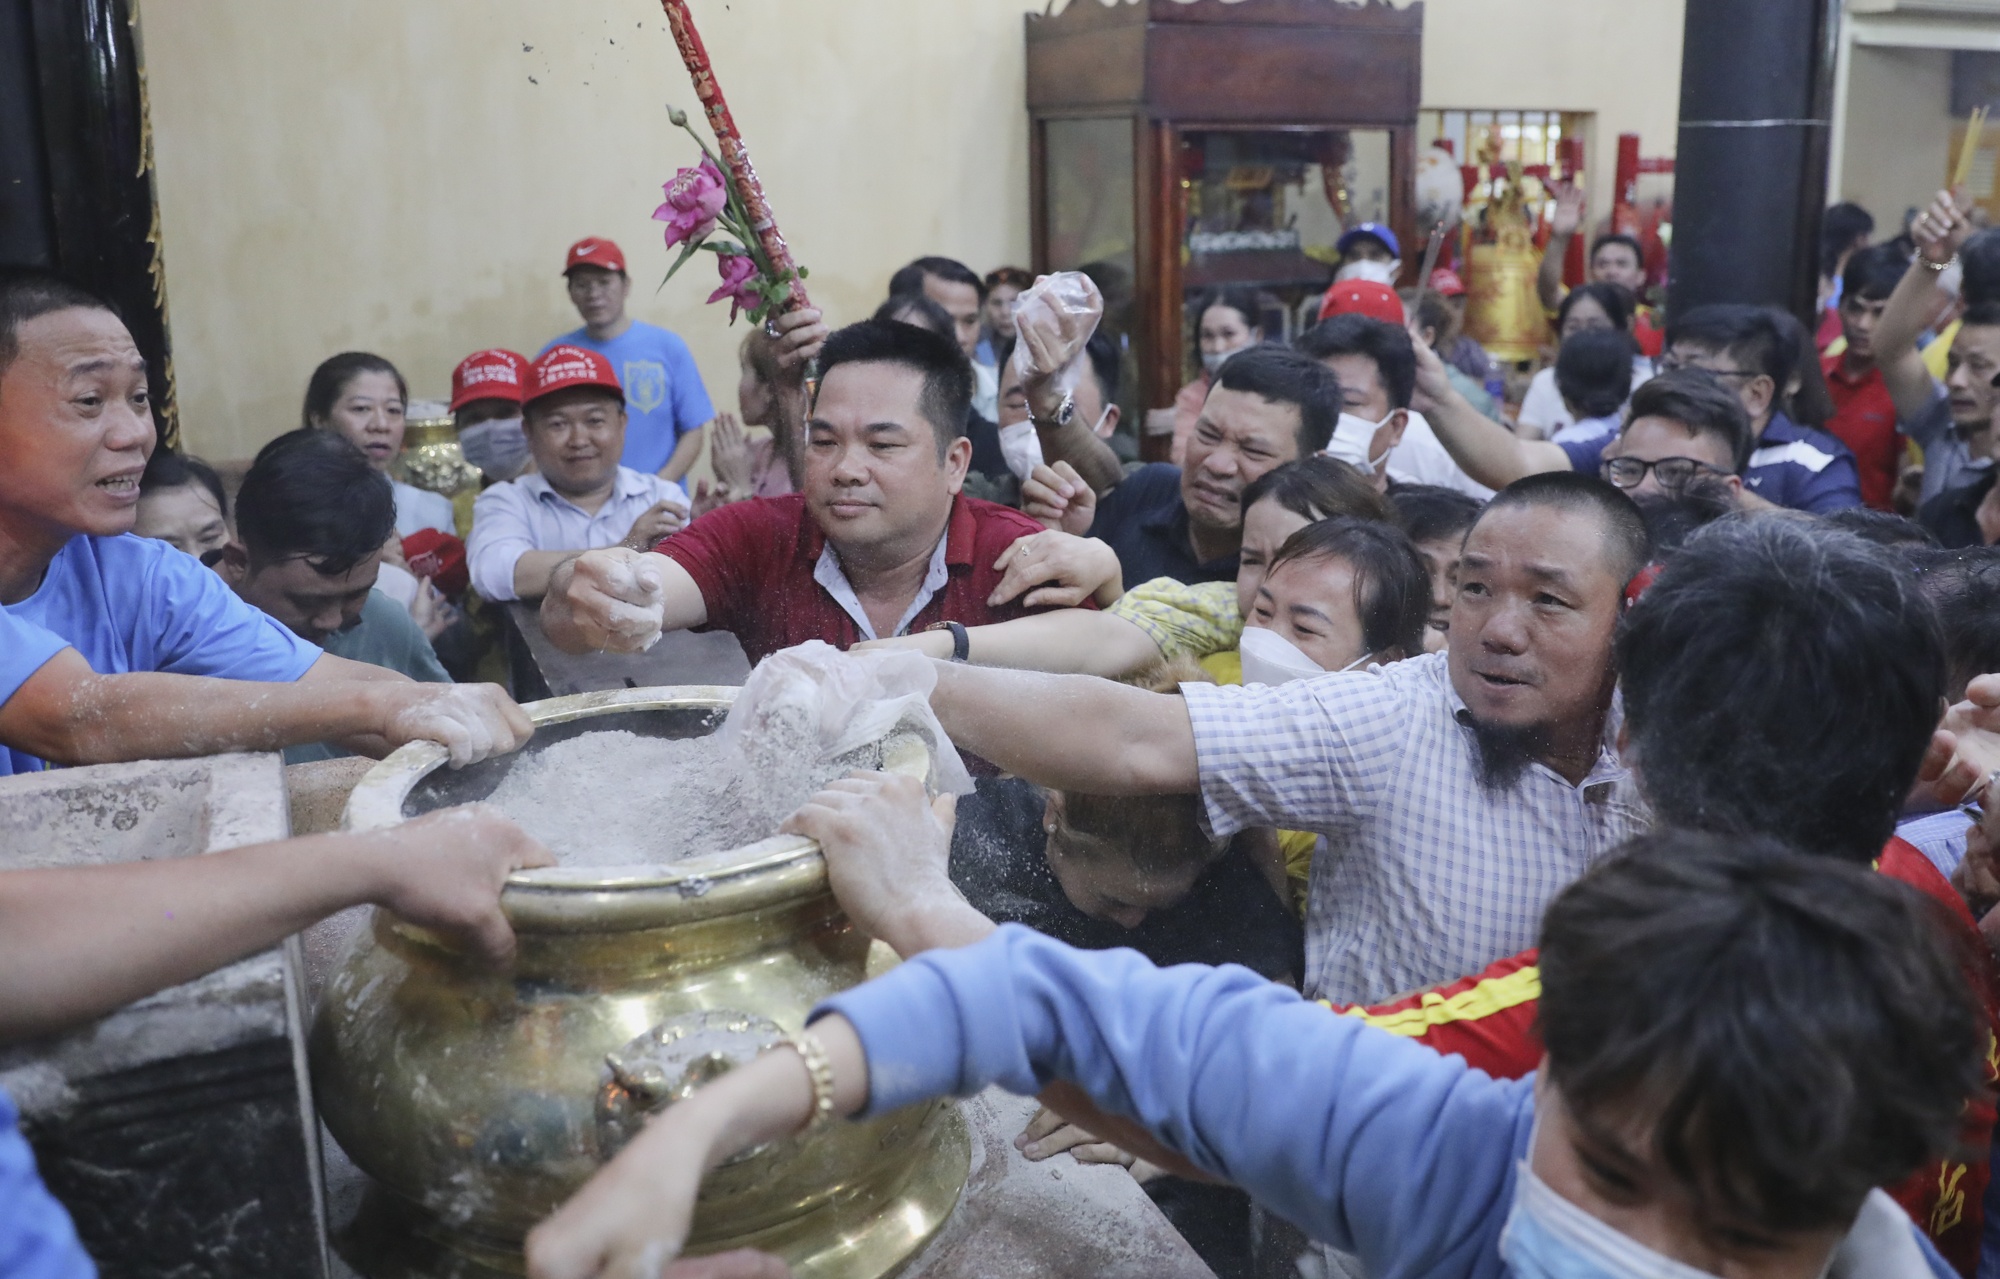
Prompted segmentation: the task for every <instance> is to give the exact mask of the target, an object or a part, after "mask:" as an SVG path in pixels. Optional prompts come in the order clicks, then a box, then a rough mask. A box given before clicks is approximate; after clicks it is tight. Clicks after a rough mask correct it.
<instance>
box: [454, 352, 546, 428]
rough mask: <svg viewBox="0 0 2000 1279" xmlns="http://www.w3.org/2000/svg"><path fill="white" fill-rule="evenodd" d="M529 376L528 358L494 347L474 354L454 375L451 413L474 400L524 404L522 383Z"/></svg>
mask: <svg viewBox="0 0 2000 1279" xmlns="http://www.w3.org/2000/svg"><path fill="white" fill-rule="evenodd" d="M527 372H528V361H527V359H526V357H524V356H519V355H516V354H514V353H513V352H512V351H507V350H502V349H501V348H499V347H494V348H493V349H492V350H490V351H475V352H473V353H472V354H471V355H468V356H466V357H465V358H464V359H463V360H460V361H459V362H458V367H457V368H455V369H453V370H452V371H451V411H452V412H454V413H456V412H458V411H459V410H460V409H462V408H464V407H465V406H466V405H468V404H470V403H472V402H473V401H474V400H509V401H511V402H513V403H515V404H519V403H520V402H521V383H522V381H523V380H524V378H525V376H526V374H527Z"/></svg>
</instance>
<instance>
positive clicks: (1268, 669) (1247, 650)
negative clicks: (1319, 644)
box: [1236, 626, 1375, 685]
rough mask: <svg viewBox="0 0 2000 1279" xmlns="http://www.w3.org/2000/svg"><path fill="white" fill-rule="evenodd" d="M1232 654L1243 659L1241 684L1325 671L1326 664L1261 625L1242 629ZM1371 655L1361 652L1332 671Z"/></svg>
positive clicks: (1281, 680)
mask: <svg viewBox="0 0 2000 1279" xmlns="http://www.w3.org/2000/svg"><path fill="white" fill-rule="evenodd" d="M1236 655H1237V656H1238V657H1240V658H1242V659H1243V682H1244V683H1245V684H1271V685H1276V684H1288V683H1290V682H1291V681H1293V680H1295V679H1311V678H1312V677H1313V676H1315V675H1324V674H1326V673H1327V670H1326V667H1324V666H1321V665H1320V664H1319V663H1318V662H1315V661H1314V660H1313V659H1312V658H1310V657H1307V656H1306V655H1305V653H1304V652H1303V651H1301V650H1300V649H1299V647H1298V645H1296V644H1294V643H1292V642H1291V641H1290V640H1288V639H1286V638H1285V637H1284V636H1282V635H1280V634H1278V633H1277V632H1276V631H1274V630H1270V629H1268V628H1266V627H1262V626H1246V627H1244V628H1243V638H1242V639H1241V640H1239V641H1237V645H1236ZM1373 656H1375V655H1374V654H1373V653H1363V654H1362V655H1361V656H1359V657H1357V658H1355V659H1354V660H1353V661H1351V662H1349V663H1348V664H1347V665H1345V666H1343V667H1341V668H1340V671H1336V672H1334V673H1335V674H1340V673H1342V672H1345V671H1351V670H1353V669H1355V668H1356V667H1358V666H1362V665H1365V664H1366V663H1367V661H1368V659H1369V658H1371V657H1373Z"/></svg>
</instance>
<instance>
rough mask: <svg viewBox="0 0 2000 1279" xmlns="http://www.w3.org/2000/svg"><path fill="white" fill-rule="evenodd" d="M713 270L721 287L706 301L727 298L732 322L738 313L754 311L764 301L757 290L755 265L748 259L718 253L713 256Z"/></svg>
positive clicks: (737, 255) (732, 254)
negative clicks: (718, 278)
mask: <svg viewBox="0 0 2000 1279" xmlns="http://www.w3.org/2000/svg"><path fill="white" fill-rule="evenodd" d="M715 270H716V274H718V275H720V276H721V277H722V287H721V288H719V289H717V290H716V291H715V292H713V293H711V294H709V295H708V300H709V301H710V302H720V301H722V300H723V299H724V298H728V299H729V318H730V320H731V321H732V322H734V321H735V319H736V313H737V312H738V311H750V310H754V309H756V307H757V305H758V303H760V302H762V301H763V300H764V296H763V294H762V293H760V292H758V289H757V278H758V277H757V264H756V263H755V262H752V261H751V260H750V259H749V258H747V257H744V256H742V255H741V254H736V253H718V254H716V255H715Z"/></svg>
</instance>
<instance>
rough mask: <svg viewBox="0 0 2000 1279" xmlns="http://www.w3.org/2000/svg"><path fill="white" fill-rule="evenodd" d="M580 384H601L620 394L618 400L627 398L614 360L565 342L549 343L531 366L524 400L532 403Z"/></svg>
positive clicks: (598, 385) (622, 401)
mask: <svg viewBox="0 0 2000 1279" xmlns="http://www.w3.org/2000/svg"><path fill="white" fill-rule="evenodd" d="M579 386H595V387H601V388H603V389H604V390H607V391H609V392H611V393H612V394H613V395H615V396H617V397H618V402H619V403H621V404H622V403H624V402H625V388H624V387H622V386H620V385H618V375H617V374H615V373H613V372H612V371H611V361H609V360H607V359H605V358H604V357H603V356H601V355H599V354H598V353H597V352H595V351H590V350H586V349H584V348H583V347H580V346H570V345H567V344H564V345H562V346H552V347H550V348H549V349H548V350H546V351H544V352H542V357H541V358H540V359H538V360H536V361H535V362H534V363H533V364H531V365H529V366H528V393H527V395H526V396H525V397H523V399H522V403H524V404H533V403H534V402H535V401H536V400H539V399H541V398H542V397H543V396H545V395H554V394H555V393H556V392H557V391H567V390H570V389H571V388H573V387H579Z"/></svg>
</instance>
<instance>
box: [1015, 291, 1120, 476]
mask: <svg viewBox="0 0 2000 1279" xmlns="http://www.w3.org/2000/svg"><path fill="white" fill-rule="evenodd" d="M1103 318H1104V295H1103V294H1101V293H1099V292H1098V291H1097V286H1096V285H1095V284H1093V283H1091V279H1090V277H1089V276H1087V275H1085V274H1083V273H1082V272H1081V271H1058V272H1056V273H1055V274H1054V275H1045V276H1043V277H1041V278H1040V279H1038V280H1036V281H1035V283H1034V285H1033V286H1032V287H1031V288H1029V289H1028V291H1027V292H1025V293H1023V294H1022V295H1021V296H1020V297H1019V298H1018V299H1016V301H1015V303H1014V332H1015V334H1016V335H1017V337H1016V340H1015V342H1014V359H1013V364H1014V372H1015V373H1016V374H1017V375H1018V376H1019V377H1020V379H1021V381H1022V383H1023V384H1026V383H1027V382H1029V381H1031V380H1033V379H1035V378H1041V377H1053V378H1054V379H1055V385H1056V387H1057V388H1058V389H1059V390H1061V391H1062V392H1064V393H1065V394H1068V393H1070V392H1073V391H1075V390H1076V388H1077V385H1078V384H1079V383H1080V382H1082V381H1083V375H1084V374H1085V373H1086V372H1088V369H1087V368H1086V366H1087V364H1088V363H1089V360H1090V357H1089V356H1088V355H1087V354H1085V352H1084V349H1083V348H1084V344H1085V343H1086V342H1089V341H1090V335H1091V334H1093V333H1095V332H1097V323H1098V321H1099V320H1102V319H1103ZM1000 451H1001V452H1002V453H1003V454H1005V455H1006V458H1007V469H1009V470H1011V471H1012V472H1014V475H1015V478H1017V479H1019V480H1020V481H1021V482H1022V483H1024V484H1025V483H1027V480H1028V477H1029V476H1030V475H1032V474H1033V473H1034V470H1035V468H1036V467H1037V466H1040V465H1041V464H1042V442H1041V439H1040V437H1039V436H1037V435H1036V434H1035V428H1034V425H1033V424H1032V423H1029V422H1016V423H1014V424H1013V425H1012V426H1003V427H1001V428H1000Z"/></svg>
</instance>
